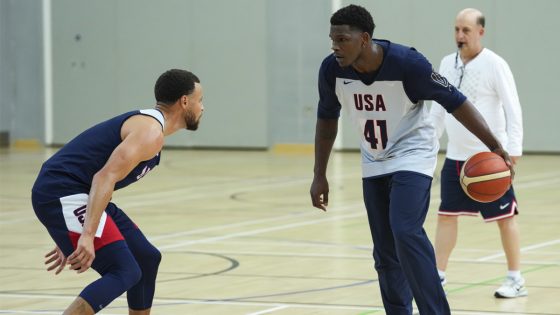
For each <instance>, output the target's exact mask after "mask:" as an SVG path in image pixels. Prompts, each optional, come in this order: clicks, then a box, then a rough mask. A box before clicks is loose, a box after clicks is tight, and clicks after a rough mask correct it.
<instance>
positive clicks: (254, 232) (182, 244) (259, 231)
mask: <svg viewBox="0 0 560 315" xmlns="http://www.w3.org/2000/svg"><path fill="white" fill-rule="evenodd" d="M363 215H364V213H363V212H362V211H359V212H358V213H352V214H346V215H338V216H332V217H328V218H324V219H316V220H311V221H306V222H297V223H291V224H284V225H280V226H275V227H266V228H262V229H256V230H252V231H244V232H238V233H230V234H226V235H222V236H215V237H209V238H202V239H197V240H190V241H184V242H178V243H174V244H168V245H163V246H157V247H158V249H160V250H168V249H172V248H178V247H185V246H189V245H193V244H202V243H210V242H214V241H222V240H226V239H231V238H236V237H240V236H249V235H257V234H262V233H268V232H274V231H280V230H287V229H291V228H294V227H301V226H306V225H312V224H317V223H321V222H328V221H337V220H341V219H347V218H355V217H359V216H363Z"/></svg>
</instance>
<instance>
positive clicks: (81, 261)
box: [67, 234, 95, 273]
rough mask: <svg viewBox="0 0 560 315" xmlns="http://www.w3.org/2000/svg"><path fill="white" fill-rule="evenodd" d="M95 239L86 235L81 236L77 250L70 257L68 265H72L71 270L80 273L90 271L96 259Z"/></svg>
mask: <svg viewBox="0 0 560 315" xmlns="http://www.w3.org/2000/svg"><path fill="white" fill-rule="evenodd" d="M94 238H95V236H89V235H86V234H82V235H80V239H78V244H77V245H76V250H75V251H74V252H73V253H72V254H70V256H68V262H67V263H68V264H69V265H70V269H72V270H76V271H77V272H78V273H82V272H84V271H86V270H88V269H89V267H90V266H91V264H92V263H93V260H94V259H95V248H94V246H93V240H94Z"/></svg>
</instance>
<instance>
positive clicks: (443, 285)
mask: <svg viewBox="0 0 560 315" xmlns="http://www.w3.org/2000/svg"><path fill="white" fill-rule="evenodd" d="M439 281H441V286H442V287H445V285H446V284H447V278H445V277H439Z"/></svg>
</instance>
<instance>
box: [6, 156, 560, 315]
mask: <svg viewBox="0 0 560 315" xmlns="http://www.w3.org/2000/svg"><path fill="white" fill-rule="evenodd" d="M53 152H54V150H53V149H37V150H15V149H11V150H6V149H3V150H2V151H0V161H1V164H0V174H1V175H0V178H1V180H0V191H1V192H0V313H2V314H60V313H62V311H63V310H64V308H65V307H66V306H67V305H68V304H69V303H70V302H71V301H72V300H73V299H74V298H75V296H76V295H77V294H78V293H79V292H80V290H81V288H82V287H83V286H84V285H85V284H86V283H88V282H89V281H91V280H93V279H95V278H96V274H95V272H94V271H93V270H90V271H88V272H86V273H85V274H80V275H76V274H75V273H74V272H71V271H69V270H64V271H63V272H62V273H61V274H59V275H58V276H55V275H54V274H53V273H48V272H46V270H45V266H44V264H43V263H44V259H43V255H44V254H46V253H47V252H48V251H50V250H51V249H52V247H53V242H52V241H51V239H50V237H49V236H48V234H47V232H46V230H45V229H44V227H43V226H42V225H41V224H40V222H39V221H38V220H37V218H36V217H35V214H34V213H33V209H32V208H31V202H30V190H31V186H32V184H33V181H34V179H35V177H36V175H37V173H38V170H39V168H40V165H41V163H42V162H43V161H44V160H45V159H46V158H47V157H48V156H50V155H51V154H52V153H53ZM441 160H442V156H440V164H439V165H438V166H439V167H441ZM559 162H560V157H559V156H558V155H528V156H525V157H523V158H522V160H521V162H520V164H519V165H518V167H517V169H516V170H517V175H516V178H515V181H514V184H515V188H516V192H517V195H518V198H519V204H520V206H519V209H520V213H521V214H520V216H519V217H518V222H519V225H520V230H521V247H522V273H523V275H524V277H525V278H526V280H527V284H526V285H527V288H528V290H529V296H528V297H523V298H517V299H495V298H494V297H493V293H494V290H495V289H496V288H497V287H498V286H499V284H500V283H501V281H502V280H503V277H504V276H505V272H506V265H505V258H504V255H503V252H502V249H501V243H500V237H499V231H498V228H497V226H496V224H495V223H484V222H483V221H482V219H481V218H480V217H464V218H462V219H461V220H460V228H459V241H458V244H457V247H456V249H455V251H454V252H453V254H452V256H451V261H450V265H449V268H448V270H447V275H448V284H447V286H446V291H447V294H448V299H449V302H450V305H451V308H452V313H453V314H458V315H467V314H468V315H474V314H481V315H482V314H484V315H490V314H526V315H529V314H531V315H550V314H560V299H559V298H558V297H560V233H559V232H558V231H559V229H560V214H559V212H558V211H559V210H560V209H559V205H560V170H559V169H558V165H559ZM312 168H313V157H312V155H310V154H274V153H271V152H266V151H212V150H165V151H164V152H163V154H162V163H161V164H160V166H159V167H157V168H156V169H155V171H154V172H151V173H150V174H149V176H146V177H145V178H144V179H142V181H140V182H139V183H137V184H136V185H132V186H130V187H128V188H127V189H124V190H122V191H118V192H116V193H115V194H114V196H113V202H115V203H116V204H117V205H119V206H120V207H121V208H122V209H124V210H125V211H126V212H127V214H128V215H129V216H130V217H131V218H132V219H133V220H134V221H135V222H136V224H138V226H139V227H140V228H141V229H142V230H143V232H144V233H145V234H146V235H147V236H148V238H149V239H150V240H151V241H152V242H153V243H154V244H155V245H156V246H157V247H158V248H159V249H160V250H161V251H162V253H163V260H162V264H161V266H160V273H159V276H158V282H157V289H156V297H155V301H154V306H153V310H152V314H251V315H257V314H273V315H283V314H333V315H342V314H351V315H366V314H376V315H377V314H379V315H381V314H385V313H384V311H383V305H382V302H381V297H380V293H379V288H378V284H377V282H376V279H377V275H376V272H375V270H374V268H373V259H372V257H371V256H372V255H371V251H372V242H371V239H370V233H369V230H368V224H367V217H366V213H365V209H364V206H363V203H362V195H361V181H360V174H361V172H360V155H359V153H356V152H347V153H340V152H337V153H334V155H333V157H332V158H331V161H330V166H329V180H330V185H331V186H330V188H331V193H330V204H329V209H328V212H327V213H323V212H322V211H320V210H318V209H315V208H313V207H312V206H311V205H310V200H309V185H310V183H311V179H312ZM436 173H437V171H436ZM438 199H439V183H438V180H437V178H436V179H435V180H434V185H433V194H432V204H431V208H430V213H429V214H428V218H427V221H426V224H425V228H426V231H427V233H428V235H429V236H430V239H431V240H432V241H433V239H434V232H435V222H436V214H435V210H436V206H437V203H438ZM100 314H128V311H127V306H126V298H125V297H124V296H123V297H121V298H119V299H118V300H116V301H114V302H113V303H112V304H111V305H110V306H109V307H107V308H106V309H104V310H103V311H102V312H101V313H100Z"/></svg>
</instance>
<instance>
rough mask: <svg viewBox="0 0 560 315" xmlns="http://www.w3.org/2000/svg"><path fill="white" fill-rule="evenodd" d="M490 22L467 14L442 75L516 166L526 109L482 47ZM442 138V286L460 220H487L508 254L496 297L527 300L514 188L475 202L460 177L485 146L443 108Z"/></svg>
mask: <svg viewBox="0 0 560 315" xmlns="http://www.w3.org/2000/svg"><path fill="white" fill-rule="evenodd" d="M484 25H485V18H484V16H483V15H482V13H481V12H480V11H478V10H476V9H464V10H462V11H461V12H459V14H458V15H457V17H456V19H455V42H456V44H457V47H458V50H457V52H454V53H452V54H450V55H447V56H445V57H444V58H443V60H442V61H441V64H440V67H439V72H440V73H441V74H442V75H443V76H445V77H446V78H448V79H449V80H450V82H451V83H452V84H454V85H455V86H456V87H457V89H459V90H460V91H461V92H462V93H463V94H464V95H465V96H467V97H468V98H469V100H471V102H472V103H473V104H474V106H475V107H476V108H477V109H478V111H479V112H480V113H481V114H482V116H484V119H486V121H488V122H489V125H490V127H491V129H492V132H493V133H494V134H495V135H496V136H497V137H498V139H499V140H500V142H501V143H502V144H503V145H504V146H505V148H506V149H507V151H508V152H509V154H511V159H512V161H513V163H515V162H516V161H517V159H518V158H519V157H520V156H521V153H522V140H523V125H522V117H521V106H520V104H519V97H518V96H517V89H516V87H515V81H514V79H513V75H512V73H511V70H510V68H509V66H508V64H507V63H506V61H505V60H504V59H502V58H501V57H500V56H498V55H497V54H496V53H494V52H493V51H491V50H490V49H488V48H485V47H484V46H482V42H481V40H482V37H483V36H484V32H485V29H484ZM431 116H432V118H433V121H434V124H435V127H436V129H437V132H438V136H441V134H442V133H443V129H444V128H445V130H446V131H447V135H448V143H447V153H446V160H445V164H444V166H443V169H442V172H441V204H440V207H439V211H438V214H439V215H438V224H437V231H436V258H437V265H438V272H439V275H440V278H441V279H442V284H445V283H446V281H447V280H446V276H445V270H446V269H447V265H448V261H449V256H450V255H451V252H452V250H453V248H454V247H455V244H456V243H457V230H458V226H457V225H458V222H457V219H458V216H461V215H470V216H477V215H478V213H480V214H481V215H482V217H483V218H484V221H486V222H497V224H498V227H499V229H500V236H501V239H502V246H503V248H504V252H505V254H506V260H507V267H508V272H507V276H506V280H505V281H504V282H503V284H502V286H501V287H500V288H498V289H497V290H496V291H495V292H494V295H495V296H496V297H499V298H514V297H519V296H525V295H527V289H526V288H525V286H524V283H525V280H524V279H523V277H522V276H521V271H520V248H519V229H518V227H517V223H516V221H515V215H516V214H517V213H518V209H517V200H516V198H515V193H514V190H513V187H512V188H510V190H509V191H508V192H507V193H506V194H505V195H504V196H503V197H502V198H500V199H498V200H496V201H495V202H490V203H480V202H476V201H474V200H472V199H470V198H469V197H468V196H467V195H466V194H465V193H464V192H463V190H462V189H461V187H460V185H459V171H458V170H460V169H461V167H462V165H463V163H464V161H465V160H466V159H468V158H469V157H470V156H471V155H473V154H475V153H477V152H481V151H487V148H486V146H485V145H484V143H482V142H481V141H480V140H479V139H477V137H475V136H474V135H473V134H472V133H471V132H469V131H468V130H467V129H465V128H464V127H463V126H462V125H461V124H460V123H459V122H458V121H457V120H456V119H455V118H453V117H451V116H450V115H447V114H446V113H445V111H444V110H443V109H442V108H441V106H437V105H435V106H432V109H431Z"/></svg>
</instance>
